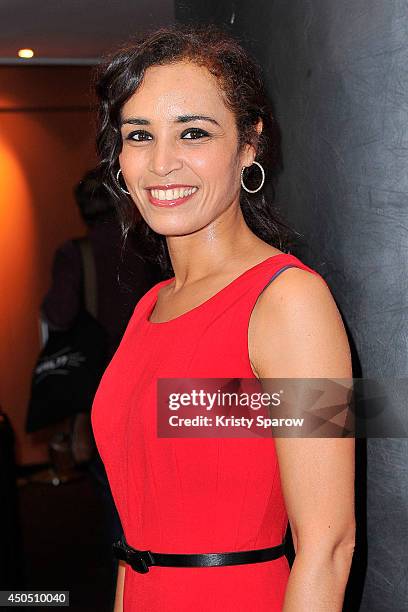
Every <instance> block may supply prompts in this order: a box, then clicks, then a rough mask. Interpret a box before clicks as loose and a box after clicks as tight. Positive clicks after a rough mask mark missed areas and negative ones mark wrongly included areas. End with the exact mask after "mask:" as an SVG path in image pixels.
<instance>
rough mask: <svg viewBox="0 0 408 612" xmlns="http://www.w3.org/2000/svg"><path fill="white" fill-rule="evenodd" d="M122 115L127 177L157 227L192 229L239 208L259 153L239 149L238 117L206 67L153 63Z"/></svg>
mask: <svg viewBox="0 0 408 612" xmlns="http://www.w3.org/2000/svg"><path fill="white" fill-rule="evenodd" d="M121 119H122V127H121V132H122V140H123V147H122V152H121V154H120V156H119V162H120V167H121V169H122V173H123V178H124V180H125V182H126V185H127V189H128V191H129V192H130V194H131V197H132V199H133V200H134V202H135V203H136V205H137V207H138V209H139V211H140V213H141V215H142V217H143V218H144V220H145V221H146V222H147V223H148V225H149V226H150V227H151V228H152V229H153V230H154V231H156V232H157V233H159V234H163V235H166V236H177V235H186V234H190V233H192V232H196V231H198V230H200V229H202V228H205V227H207V226H208V225H209V224H211V222H212V221H214V220H215V219H216V218H218V217H219V216H220V215H221V214H222V213H223V212H224V211H225V210H226V209H227V208H229V207H230V206H231V205H234V206H238V205H239V191H240V172H241V168H242V166H249V165H251V163H252V161H253V159H254V157H255V151H254V150H253V148H252V147H251V146H249V145H246V146H245V147H244V148H243V149H242V150H240V151H239V150H238V132H237V128H236V125H235V117H234V115H233V113H232V112H231V111H230V110H229V109H228V108H227V107H226V106H225V104H224V102H223V99H222V94H221V92H220V89H219V87H218V84H217V81H216V79H215V77H213V76H212V75H211V74H210V73H209V72H208V70H207V69H206V68H204V67H201V66H197V65H195V64H193V63H190V62H178V63H175V64H170V65H165V66H153V67H151V68H148V69H147V70H146V73H145V77H144V79H143V82H142V84H141V86H140V87H139V88H138V90H137V91H136V92H135V93H134V94H133V96H132V97H131V98H130V99H129V100H128V101H127V102H126V104H125V105H124V106H123V108H122V115H121Z"/></svg>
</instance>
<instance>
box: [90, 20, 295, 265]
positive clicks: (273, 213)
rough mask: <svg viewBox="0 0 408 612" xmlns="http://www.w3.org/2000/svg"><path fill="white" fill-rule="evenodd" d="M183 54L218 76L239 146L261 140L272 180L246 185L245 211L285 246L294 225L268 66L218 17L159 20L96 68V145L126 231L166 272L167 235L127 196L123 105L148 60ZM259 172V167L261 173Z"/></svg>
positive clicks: (270, 239)
mask: <svg viewBox="0 0 408 612" xmlns="http://www.w3.org/2000/svg"><path fill="white" fill-rule="evenodd" d="M179 61H191V62H193V63H195V64H197V65H199V66H205V67H206V68H207V69H208V70H209V72H210V73H211V74H212V75H214V76H215V77H216V78H217V80H218V83H219V86H220V89H221V91H222V93H223V94H224V96H223V97H224V100H225V104H226V105H227V107H228V108H229V109H230V110H231V111H232V112H233V114H234V116H235V119H236V125H237V129H238V134H239V143H238V144H239V146H243V145H244V144H245V143H251V144H253V145H255V147H256V150H257V158H256V159H257V161H259V162H260V163H261V164H262V165H263V167H264V169H265V173H266V177H267V180H266V182H265V186H264V187H263V189H262V190H261V191H259V192H258V193H255V194H248V193H247V192H245V191H244V190H241V197H240V205H241V209H242V213H243V216H244V219H245V221H246V223H247V225H248V226H249V228H250V229H251V230H252V231H253V232H254V233H255V234H256V235H257V236H258V237H259V238H261V239H262V240H264V241H265V242H267V243H269V244H272V245H274V246H276V247H277V248H280V249H281V250H286V248H287V244H288V242H289V239H290V237H291V236H292V235H293V230H291V229H290V228H289V227H288V225H287V224H286V223H284V222H283V220H282V219H281V218H279V217H280V214H279V213H278V211H277V208H276V206H272V202H273V200H274V196H275V182H276V178H277V175H278V173H279V172H280V170H281V167H282V163H281V155H280V150H281V149H280V132H279V128H278V125H277V123H276V121H275V118H274V113H273V110H272V105H271V102H270V100H269V98H268V95H267V92H266V89H265V86H264V82H263V79H262V73H261V69H260V67H259V65H258V64H257V63H256V61H255V60H254V59H253V58H252V57H251V56H250V55H249V54H248V52H247V51H245V50H244V49H243V47H242V46H241V45H240V44H239V43H238V42H237V41H236V40H235V39H234V38H233V37H232V36H231V35H230V34H229V33H227V32H225V31H223V30H221V29H220V28H218V27H216V26H213V25H176V26H171V27H166V28H160V29H159V30H156V31H154V32H152V33H149V34H147V35H144V36H143V37H141V38H139V39H137V40H133V41H132V42H131V43H128V44H127V45H126V46H124V47H122V48H121V49H119V50H118V51H116V52H115V53H114V54H113V55H112V56H111V57H110V58H108V59H107V60H106V62H105V63H104V64H103V65H102V66H101V67H99V69H98V71H97V73H96V75H95V77H96V82H95V89H96V93H97V96H98V99H99V109H98V110H99V114H98V120H99V126H98V136H97V149H98V154H99V157H100V165H101V169H102V174H103V177H104V182H105V185H106V186H107V188H108V189H109V190H110V191H111V193H112V195H113V196H114V198H115V202H116V206H117V208H118V212H119V218H120V219H121V224H122V229H123V234H124V237H125V238H126V236H127V234H128V233H129V231H131V230H132V231H136V232H137V235H138V240H139V244H140V245H141V250H142V251H143V254H144V258H145V259H146V260H150V261H153V262H155V263H158V264H159V265H160V267H161V269H162V271H163V273H164V275H165V276H170V275H171V274H172V273H173V271H172V266H171V261H170V257H169V253H168V250H167V243H166V239H165V236H162V235H160V234H157V233H156V232H154V231H153V230H152V229H151V228H150V227H149V226H148V225H147V223H146V222H145V221H144V220H142V219H141V217H140V214H139V213H138V210H137V208H136V206H135V204H134V203H133V201H132V200H131V199H130V198H129V197H124V194H123V192H122V191H121V190H120V187H119V184H118V182H117V180H116V174H117V172H118V169H119V162H118V157H119V154H120V152H121V147H122V138H121V132H120V119H121V110H122V108H123V105H124V104H125V103H126V102H127V100H128V99H129V98H130V97H131V96H132V95H133V94H134V93H135V91H136V90H137V88H138V87H139V85H140V84H141V82H142V80H143V77H144V74H145V71H146V70H147V68H149V67H151V66H158V65H166V64H171V63H175V62H179ZM260 118H261V119H262V122H263V130H262V133H261V135H260V136H259V135H258V132H257V131H256V125H257V123H258V120H259V119H260ZM254 168H255V173H254V174H256V170H257V169H256V167H255V166H254ZM251 172H252V169H251V170H248V171H246V177H245V180H246V182H247V183H248V184H249V185H251V184H252V183H251V180H254V179H253V178H252V179H251ZM258 180H259V169H258V174H256V178H255V181H258ZM255 184H256V182H255Z"/></svg>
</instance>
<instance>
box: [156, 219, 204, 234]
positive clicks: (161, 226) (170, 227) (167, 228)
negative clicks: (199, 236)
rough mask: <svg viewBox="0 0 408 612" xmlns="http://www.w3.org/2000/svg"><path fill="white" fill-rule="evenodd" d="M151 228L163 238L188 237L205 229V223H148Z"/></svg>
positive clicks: (174, 221)
mask: <svg viewBox="0 0 408 612" xmlns="http://www.w3.org/2000/svg"><path fill="white" fill-rule="evenodd" d="M146 223H147V224H148V225H149V227H150V228H151V229H152V230H153V231H154V232H156V233H157V234H161V235H162V236H166V237H167V236H168V237H171V236H187V235H188V234H193V233H194V232H197V231H199V230H200V229H202V228H203V227H205V225H206V224H205V223H204V224H203V223H197V222H195V223H194V222H193V221H192V220H190V221H187V220H185V221H183V220H182V219H168V220H167V221H164V220H160V221H157V220H155V222H153V221H150V223H149V222H148V221H146Z"/></svg>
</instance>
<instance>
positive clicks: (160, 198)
mask: <svg viewBox="0 0 408 612" xmlns="http://www.w3.org/2000/svg"><path fill="white" fill-rule="evenodd" d="M163 187H164V186H163ZM197 190H198V187H192V186H189V185H177V186H173V187H171V188H165V189H160V188H159V186H157V187H150V188H148V189H147V193H148V196H149V200H150V202H151V203H152V204H154V205H156V206H174V205H176V204H182V203H183V202H186V201H187V200H189V199H190V198H191V196H192V195H194V193H195V192H196V191H197Z"/></svg>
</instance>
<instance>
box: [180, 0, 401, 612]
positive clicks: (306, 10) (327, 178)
mask: <svg viewBox="0 0 408 612" xmlns="http://www.w3.org/2000/svg"><path fill="white" fill-rule="evenodd" d="M176 5H177V10H176V18H177V19H178V20H179V21H182V22H188V21H199V22H215V23H218V24H222V25H224V26H226V27H228V28H229V29H230V30H231V32H232V33H234V34H235V35H236V36H237V37H238V38H240V40H241V41H242V42H243V43H244V45H246V46H247V48H248V49H249V50H251V51H252V52H253V54H254V55H255V56H256V57H257V59H258V60H259V61H260V63H261V65H262V66H263V69H264V72H265V76H266V80H267V85H268V88H269V91H270V93H271V96H272V99H273V100H274V103H275V110H276V115H277V118H278V121H279V124H280V127H281V131H282V138H283V140H282V149H283V162H284V171H283V173H282V176H281V179H280V183H279V188H278V194H277V195H278V198H277V199H278V202H279V203H280V205H281V206H282V208H283V210H284V212H285V214H286V218H287V219H288V221H289V222H290V224H291V225H292V227H294V228H295V229H296V230H297V231H298V232H300V233H301V234H302V239H301V240H300V242H299V246H298V248H297V249H296V251H295V250H294V252H296V254H297V255H298V256H300V257H301V258H303V260H304V261H305V262H306V263H308V264H309V265H312V266H313V267H315V268H316V269H317V270H319V272H320V273H322V274H323V275H324V277H325V278H326V280H327V282H328V283H329V285H330V287H331V290H332V293H333V295H334V297H335V299H336V301H337V304H338V306H339V309H340V311H341V313H342V315H343V318H344V321H345V324H346V327H347V329H348V332H349V338H350V343H351V345H352V349H353V353H354V355H353V356H354V376H355V377H367V378H380V379H381V378H385V377H391V380H390V384H392V377H394V378H397V377H401V378H402V377H406V376H407V373H408V350H407V348H408V346H407V345H408V325H407V323H408V309H407V297H408V274H407V264H408V240H407V221H408V104H407V100H408V73H407V70H406V66H407V62H408V36H407V31H408V2H407V1H406V0H395V1H394V0H392V1H391V0H353V1H350V0H346V1H344V2H336V1H335V0H313V2H312V1H310V0H292V1H291V2H287V1H285V0H274V1H273V0H272V1H271V0H256V1H252V2H245V1H244V0H237V1H235V2H231V1H226V2H222V3H216V2H213V1H211V2H208V1H207V2H203V1H197V2H194V1H192V2H178V3H176ZM357 442H358V444H357V479H356V480H357V482H356V502H357V515H358V532H359V533H358V550H357V551H356V555H355V561H354V564H353V571H352V578H351V580H350V585H349V591H348V594H347V599H346V606H345V609H346V610H347V611H349V610H361V611H362V612H363V611H364V612H365V611H367V612H368V611H370V612H372V611H373V612H388V611H391V610H392V611H394V612H395V611H397V610H398V611H401V612H402V611H403V610H407V609H408V584H407V580H406V571H407V567H408V527H407V525H408V493H407V491H408V487H407V485H408V469H407V466H408V444H407V441H406V440H405V439H397V438H396V439H390V438H388V439H369V440H367V441H364V440H358V441H357ZM366 517H367V518H366ZM366 557H367V560H368V563H367V568H366V567H365V565H366ZM360 599H361V602H360Z"/></svg>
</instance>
